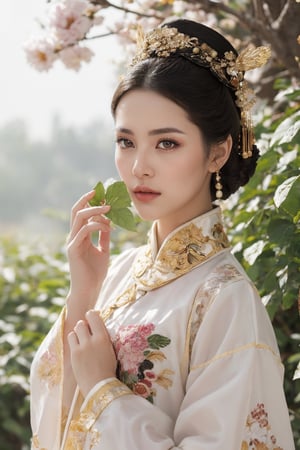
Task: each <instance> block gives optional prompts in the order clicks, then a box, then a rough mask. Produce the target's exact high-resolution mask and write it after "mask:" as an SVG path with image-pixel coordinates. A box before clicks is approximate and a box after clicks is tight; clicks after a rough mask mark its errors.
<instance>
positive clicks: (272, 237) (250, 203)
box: [226, 87, 300, 448]
mask: <svg viewBox="0 0 300 450" xmlns="http://www.w3.org/2000/svg"><path fill="white" fill-rule="evenodd" d="M284 98H285V99H288V101H289V103H288V106H287V107H286V109H285V111H284V112H282V113H281V114H280V116H278V115H277V116H276V117H275V118H273V117H272V115H271V114H269V115H268V114H267V115H266V116H265V117H263V118H262V120H261V121H260V124H259V126H258V131H259V136H258V146H259V147H262V148H263V149H264V151H263V155H262V157H261V158H260V159H259V162H258V166H257V170H256V172H255V175H254V176H253V178H252V179H251V180H250V182H249V183H248V184H247V185H246V186H245V187H244V188H243V189H242V190H241V191H240V192H239V194H238V195H237V196H236V197H235V198H234V199H233V200H230V201H228V203H229V204H228V210H227V211H226V218H227V220H228V224H229V229H230V230H231V237H232V242H233V245H234V252H235V255H236V256H237V257H238V258H239V260H240V261H241V263H242V264H243V266H244V267H245V268H246V271H247V273H248V274H249V276H250V277H251V278H252V280H253V281H254V283H255V284H256V286H257V287H258V289H259V291H260V294H261V295H262V298H263V301H264V303H265V304H266V305H267V306H266V307H267V310H268V312H269V315H270V317H271V319H272V321H273V326H274V328H275V332H276V336H277V340H278V344H279V347H280V351H281V355H282V358H283V362H284V365H285V391H286V395H287V401H288V404H289V407H290V411H291V417H292V426H293V430H294V436H295V440H296V445H298V447H297V448H300V396H299V391H300V380H299V379H298V380H294V381H293V375H294V373H295V371H296V367H297V364H298V363H299V361H300V350H299V343H300V334H299V333H298V334H297V330H299V314H298V308H297V299H298V295H299V279H300V277H299V274H300V170H299V168H300V152H299V149H300V113H299V101H300V90H296V89H294V90H292V89H291V88H290V87H289V88H288V89H287V90H285V91H284V92H281V93H280V95H278V102H279V101H280V102H282V100H283V99H284ZM275 106H276V104H275Z"/></svg>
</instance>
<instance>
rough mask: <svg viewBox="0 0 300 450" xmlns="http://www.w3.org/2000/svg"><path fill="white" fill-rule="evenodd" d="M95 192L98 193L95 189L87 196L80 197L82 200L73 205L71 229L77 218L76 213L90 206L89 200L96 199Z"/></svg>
mask: <svg viewBox="0 0 300 450" xmlns="http://www.w3.org/2000/svg"><path fill="white" fill-rule="evenodd" d="M95 192H96V191H95V189H93V190H92V191H89V192H87V193H86V194H84V195H82V196H81V197H80V199H79V200H78V201H77V202H76V203H75V204H74V205H73V208H72V210H71V227H72V224H73V221H74V218H75V216H76V213H77V212H78V211H79V210H81V209H83V208H85V207H86V206H87V205H88V202H89V200H91V199H92V198H93V197H94V195H95Z"/></svg>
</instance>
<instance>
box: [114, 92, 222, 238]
mask: <svg viewBox="0 0 300 450" xmlns="http://www.w3.org/2000/svg"><path fill="white" fill-rule="evenodd" d="M115 128H116V154H115V161H116V166H117V169H118V171H119V174H120V177H121V179H122V180H123V181H124V182H125V184H126V186H127V189H128V191H129V194H130V196H131V198H132V201H133V204H134V205H135V207H136V210H137V212H138V214H139V215H140V216H141V217H142V218H143V219H145V220H157V222H158V233H159V234H160V237H161V238H162V239H164V238H165V237H166V235H167V234H168V233H170V232H171V231H172V230H174V229H175V228H176V227H178V226H179V225H181V224H183V223H185V222H187V221H189V220H191V219H192V218H194V217H196V216H198V215H199V214H202V213H204V212H206V211H208V210H210V209H211V207H212V205H211V197H210V188H209V185H210V178H211V172H215V170H216V166H215V165H214V164H213V162H212V161H211V158H210V157H209V156H208V155H207V152H206V151H205V145H204V142H203V138H202V135H201V132H200V130H199V128H198V127H197V126H196V125H195V124H193V123H192V122H191V121H190V120H189V119H188V117H187V113H186V111H185V110H184V109H182V108H181V107H179V106H178V105H177V104H176V103H174V102H172V101H171V100H169V99H167V98H166V97H163V96H162V95H159V94H157V93H155V92H153V91H149V90H142V89H141V90H133V91H130V92H129V93H127V94H125V95H124V97H122V99H121V100H120V102H119V104H118V106H117V110H116V114H115Z"/></svg>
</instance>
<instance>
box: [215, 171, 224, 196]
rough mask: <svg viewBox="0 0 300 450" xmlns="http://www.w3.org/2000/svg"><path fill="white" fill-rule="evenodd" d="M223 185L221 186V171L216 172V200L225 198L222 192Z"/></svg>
mask: <svg viewBox="0 0 300 450" xmlns="http://www.w3.org/2000/svg"><path fill="white" fill-rule="evenodd" d="M222 187H223V186H222V184H221V175H220V172H219V170H217V171H216V184H215V188H216V198H217V199H218V200H220V199H221V198H222V197H223V191H222Z"/></svg>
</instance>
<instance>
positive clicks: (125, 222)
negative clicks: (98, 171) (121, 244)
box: [89, 181, 136, 231]
mask: <svg viewBox="0 0 300 450" xmlns="http://www.w3.org/2000/svg"><path fill="white" fill-rule="evenodd" d="M94 189H95V191H96V193H95V196H94V197H93V198H92V199H91V200H90V201H89V204H90V205H91V206H99V205H101V204H107V205H110V206H111V208H110V210H109V211H108V213H106V216H107V217H108V218H109V219H110V220H111V221H112V222H113V223H114V224H115V225H118V226H119V227H121V228H125V229H126V230H129V231H135V230H136V221H135V218H134V215H133V214H132V212H131V211H130V209H128V207H129V206H130V205H131V199H130V196H129V194H128V191H127V188H126V185H125V183H124V182H123V181H115V182H113V183H111V184H109V186H108V187H107V189H106V191H105V188H104V185H103V183H102V182H101V181H99V183H97V185H96V186H95V188H94Z"/></svg>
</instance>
